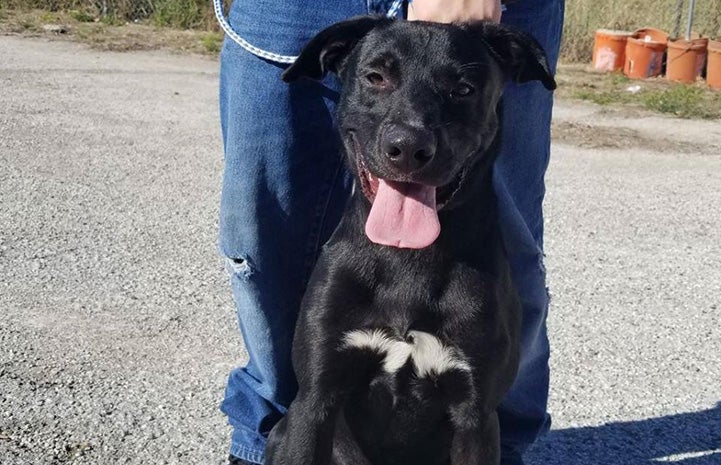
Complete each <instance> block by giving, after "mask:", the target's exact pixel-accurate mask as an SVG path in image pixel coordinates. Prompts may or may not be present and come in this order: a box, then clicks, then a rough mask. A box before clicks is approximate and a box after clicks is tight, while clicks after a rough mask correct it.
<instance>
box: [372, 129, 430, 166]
mask: <svg viewBox="0 0 721 465" xmlns="http://www.w3.org/2000/svg"><path fill="white" fill-rule="evenodd" d="M381 150H383V153H385V155H386V157H388V160H389V161H390V162H391V164H393V166H395V167H396V168H398V169H399V170H401V171H402V172H404V173H410V172H413V171H416V170H419V169H421V168H422V167H423V166H425V165H427V164H428V162H430V161H431V160H432V159H433V156H434V155H435V154H436V138H435V136H434V135H433V133H432V132H431V131H429V130H427V129H424V128H419V127H413V126H407V125H401V124H393V125H391V126H388V128H386V130H385V133H384V134H383V136H382V139H381Z"/></svg>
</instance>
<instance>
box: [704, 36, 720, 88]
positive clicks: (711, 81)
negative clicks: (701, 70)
mask: <svg viewBox="0 0 721 465" xmlns="http://www.w3.org/2000/svg"><path fill="white" fill-rule="evenodd" d="M706 83H707V84H708V85H709V86H710V87H713V88H714V89H721V40H711V41H709V43H708V65H707V68H706Z"/></svg>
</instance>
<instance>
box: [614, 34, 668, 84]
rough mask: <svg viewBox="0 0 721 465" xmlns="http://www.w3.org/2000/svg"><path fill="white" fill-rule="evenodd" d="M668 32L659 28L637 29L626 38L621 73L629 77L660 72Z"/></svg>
mask: <svg viewBox="0 0 721 465" xmlns="http://www.w3.org/2000/svg"><path fill="white" fill-rule="evenodd" d="M667 42H668V34H667V33H665V32H664V31H662V30H660V29H654V28H650V27H649V28H644V29H639V30H637V31H636V32H634V33H633V35H632V36H631V37H629V38H628V41H627V43H626V61H625V64H624V67H623V73H624V74H625V75H626V76H628V77H630V78H631V79H645V78H648V77H654V76H658V75H660V74H661V69H662V67H663V54H664V52H665V51H666V43H667Z"/></svg>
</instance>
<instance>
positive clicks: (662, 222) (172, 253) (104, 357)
mask: <svg viewBox="0 0 721 465" xmlns="http://www.w3.org/2000/svg"><path fill="white" fill-rule="evenodd" d="M0 56H1V57H2V64H0V89H2V90H0V276H2V279H1V280H0V309H1V310H0V463H2V464H3V465H5V464H8V465H20V464H33V465H35V464H63V463H71V464H115V463H118V464H120V463H122V464H176V463H177V464H190V463H194V464H198V463H199V464H220V463H223V460H224V458H225V451H226V450H227V449H226V447H227V441H228V435H229V429H228V427H227V426H226V425H225V420H224V418H223V417H222V416H221V415H220V414H219V413H218V411H217V405H218V403H219V401H220V399H221V398H222V391H223V387H224V381H225V377H226V375H227V373H228V371H229V370H230V368H231V367H233V366H235V365H236V364H239V363H242V361H243V360H244V357H245V352H244V350H243V348H242V342H241V340H240V337H239V335H238V332H237V330H236V329H235V324H236V323H235V317H234V313H233V308H232V305H231V299H230V292H229V289H228V286H227V283H226V277H225V274H224V272H223V270H222V266H221V262H220V259H219V258H218V256H217V253H216V251H215V241H216V229H217V205H218V198H219V186H220V174H221V169H222V156H221V146H220V133H219V129H218V124H217V119H218V116H217V110H216V106H217V97H216V93H217V82H216V81H217V62H215V61H212V60H208V59H203V58H198V57H192V56H179V55H171V54H169V53H164V52H151V53H147V52H144V53H126V54H118V53H103V52H96V51H91V50H89V49H87V48H85V47H83V46H81V45H78V44H73V43H67V42H52V41H44V40H37V39H35V40H29V39H22V38H17V37H0ZM554 136H555V137H556V142H555V146H554V154H553V159H552V163H551V167H550V170H549V175H548V196H547V203H546V205H547V210H546V211H547V245H546V248H547V254H548V258H547V261H548V263H547V264H548V268H549V281H550V282H549V284H550V286H551V289H552V293H553V296H554V298H553V302H552V310H551V318H550V321H549V325H550V333H551V339H552V344H553V349H554V352H553V359H552V369H553V386H552V393H551V406H550V409H551V411H552V413H553V414H554V418H555V423H554V428H553V430H552V431H551V433H550V434H549V435H548V436H547V437H546V438H545V439H544V440H543V441H542V442H541V443H540V444H539V445H537V446H536V447H535V448H534V450H533V451H532V452H531V454H530V456H529V464H531V465H534V464H538V465H540V464H568V465H638V464H650V463H657V462H678V463H683V464H684V465H711V464H719V463H721V404H719V401H720V400H721V360H720V359H721V329H720V325H719V323H720V322H719V315H720V313H719V312H720V311H719V303H720V302H719V300H721V297H720V296H721V247H720V246H719V242H720V241H719V239H721V234H720V233H719V231H721V213H720V212H721V193H720V191H719V188H721V122H691V121H681V120H673V119H667V118H661V117H657V116H649V115H647V114H640V113H635V112H632V111H624V112H620V111H613V110H604V109H600V108H598V107H593V106H587V105H578V104H572V103H568V102H558V106H557V110H556V121H555V125H554Z"/></svg>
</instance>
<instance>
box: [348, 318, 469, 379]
mask: <svg viewBox="0 0 721 465" xmlns="http://www.w3.org/2000/svg"><path fill="white" fill-rule="evenodd" d="M408 336H409V337H408V340H403V339H399V338H393V337H390V336H388V335H387V334H386V333H385V332H384V331H382V330H380V329H374V330H369V329H356V330H354V331H348V332H347V333H346V334H345V336H344V337H343V348H346V349H349V348H356V349H370V350H374V351H376V352H378V353H380V354H383V355H384V356H385V358H384V359H383V369H384V370H385V371H386V372H388V373H395V372H396V371H398V370H400V369H401V367H403V366H404V365H405V364H406V362H407V361H408V359H409V358H410V359H411V360H412V362H413V367H414V368H415V371H416V374H417V375H418V376H419V377H424V376H432V375H439V374H441V373H444V372H446V371H450V370H461V371H469V372H470V371H471V366H470V365H469V364H468V362H466V360H465V359H464V357H463V354H462V353H460V351H458V350H456V349H454V348H452V347H448V346H446V345H444V344H443V342H441V340H440V339H438V338H437V337H435V336H434V335H432V334H430V333H425V332H423V331H409V332H408Z"/></svg>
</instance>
